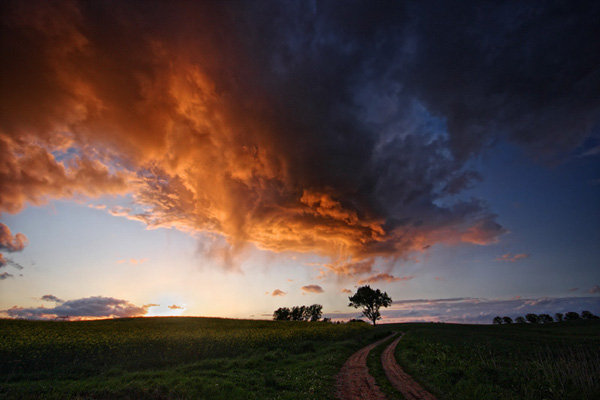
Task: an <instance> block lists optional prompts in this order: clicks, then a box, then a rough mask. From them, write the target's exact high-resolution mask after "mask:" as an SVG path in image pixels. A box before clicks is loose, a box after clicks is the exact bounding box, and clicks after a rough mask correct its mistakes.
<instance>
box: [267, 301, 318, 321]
mask: <svg viewBox="0 0 600 400" xmlns="http://www.w3.org/2000/svg"><path fill="white" fill-rule="evenodd" d="M322 315H323V306H322V305H320V304H313V305H312V306H293V307H292V308H291V309H290V308H288V307H279V308H278V309H277V310H275V311H274V312H273V319H274V320H275V321H310V322H315V321H318V320H320V319H321V316H322Z"/></svg>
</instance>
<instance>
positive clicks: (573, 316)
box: [493, 311, 600, 325]
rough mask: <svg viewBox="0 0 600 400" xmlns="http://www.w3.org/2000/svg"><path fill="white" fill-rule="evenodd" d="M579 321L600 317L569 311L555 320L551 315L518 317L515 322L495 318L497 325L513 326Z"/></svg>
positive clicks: (560, 314)
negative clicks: (515, 324)
mask: <svg viewBox="0 0 600 400" xmlns="http://www.w3.org/2000/svg"><path fill="white" fill-rule="evenodd" d="M579 319H600V317H598V316H596V315H594V314H592V313H591V312H589V311H582V312H581V315H579V314H578V313H576V312H575V311H569V312H568V313H566V314H563V313H556V314H554V318H552V316H551V315H550V314H526V315H525V317H523V316H518V317H517V318H515V320H514V321H513V319H512V318H511V317H506V316H505V317H500V316H496V317H494V320H493V322H494V324H497V325H500V324H512V323H513V322H515V323H517V324H526V323H528V322H529V323H530V324H547V323H551V322H563V321H577V320H579Z"/></svg>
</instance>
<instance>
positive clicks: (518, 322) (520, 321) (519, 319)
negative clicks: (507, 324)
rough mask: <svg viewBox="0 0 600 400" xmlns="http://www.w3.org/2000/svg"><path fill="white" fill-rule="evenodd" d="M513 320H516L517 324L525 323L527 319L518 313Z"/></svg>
mask: <svg viewBox="0 0 600 400" xmlns="http://www.w3.org/2000/svg"><path fill="white" fill-rule="evenodd" d="M515 322H516V323H517V324H525V323H527V321H525V318H523V317H522V316H520V315H519V316H518V317H517V318H516V319H515Z"/></svg>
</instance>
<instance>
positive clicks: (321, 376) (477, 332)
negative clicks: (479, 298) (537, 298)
mask: <svg viewBox="0 0 600 400" xmlns="http://www.w3.org/2000/svg"><path fill="white" fill-rule="evenodd" d="M391 331H404V332H406V335H405V337H404V338H403V339H402V340H401V341H400V344H399V345H398V347H397V350H396V358H397V359H398V361H399V363H400V364H401V365H402V366H403V368H404V369H405V370H406V371H407V372H408V373H410V374H411V375H413V378H415V380H417V381H418V382H419V383H421V384H422V385H423V386H425V388H427V389H428V390H430V391H431V392H433V393H434V394H436V395H437V396H439V398H441V399H481V400H485V399H494V400H495V399H548V400H552V399H578V400H579V399H582V400H585V399H596V398H600V384H599V382H598V381H599V380H598V379H597V377H598V376H600V323H598V322H597V321H578V322H565V323H554V324H548V325H500V326H491V325H487V326H483V325H479V326H478V325H453V324H395V325H379V326H377V327H376V328H374V329H373V328H371V327H369V326H367V325H366V324H361V323H351V324H340V325H337V324H329V323H308V322H290V321H278V322H275V321H248V320H230V319H218V318H134V319H118V320H104V321H89V322H47V321H17V320H0V361H1V362H0V398H3V399H4V398H7V399H28V398H29V399H32V398H43V399H83V398H85V399H104V398H110V399H114V398H116V399H139V398H146V399H166V398H169V399H228V400H234V399H306V398H310V399H331V398H333V397H334V392H335V376H336V374H337V373H338V371H339V369H340V367H341V366H342V364H343V363H344V362H345V360H346V359H347V358H348V357H349V356H350V355H351V354H352V353H353V352H355V351H357V350H358V349H360V348H361V347H363V346H365V345H367V344H369V343H372V342H373V341H375V340H378V339H381V338H383V337H385V336H387V335H389V333H390V332H391ZM388 344H389V343H384V344H382V345H380V346H378V347H377V348H375V349H374V350H373V351H372V352H371V354H370V356H369V358H368V360H367V362H368V366H369V370H370V372H371V374H372V375H373V376H374V377H375V379H376V381H377V382H378V385H379V386H380V387H381V388H382V390H383V391H384V393H386V394H387V395H388V398H390V399H395V398H401V395H400V394H399V393H398V392H396V391H395V390H394V389H393V387H392V386H391V385H390V384H389V383H388V382H387V379H386V377H385V374H384V372H383V369H382V367H381V362H380V359H381V352H382V351H383V350H384V349H385V347H386V346H387V345H388Z"/></svg>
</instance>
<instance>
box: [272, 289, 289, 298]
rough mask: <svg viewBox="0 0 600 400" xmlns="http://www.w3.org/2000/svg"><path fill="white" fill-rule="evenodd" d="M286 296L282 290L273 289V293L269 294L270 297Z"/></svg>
mask: <svg viewBox="0 0 600 400" xmlns="http://www.w3.org/2000/svg"><path fill="white" fill-rule="evenodd" d="M286 294H287V293H286V292H284V291H283V290H279V289H275V290H273V293H271V296H285V295H286Z"/></svg>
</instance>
